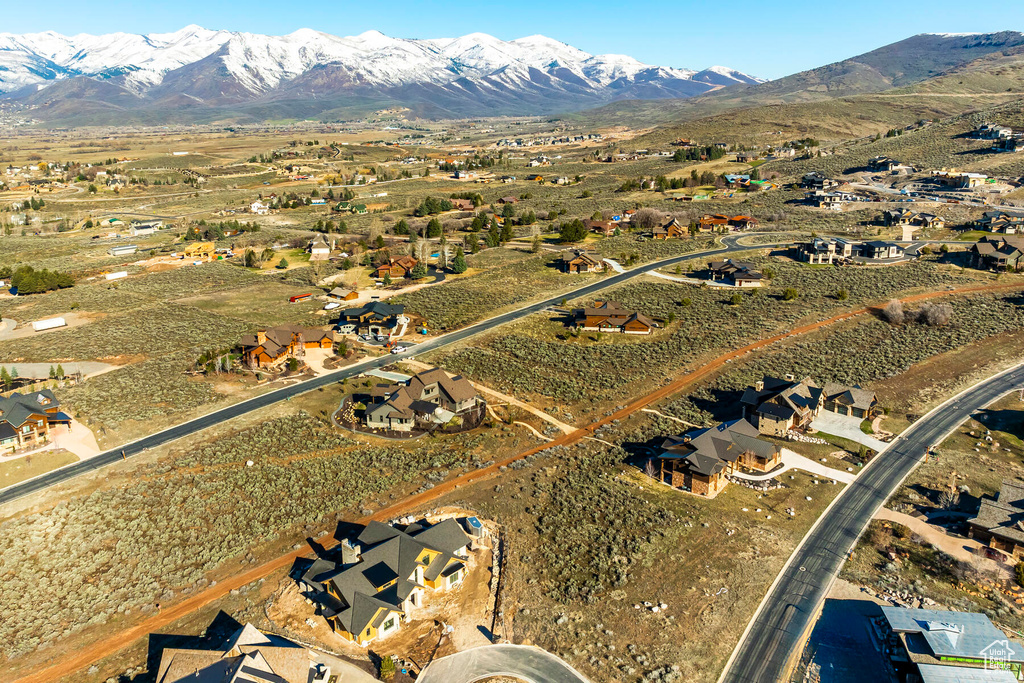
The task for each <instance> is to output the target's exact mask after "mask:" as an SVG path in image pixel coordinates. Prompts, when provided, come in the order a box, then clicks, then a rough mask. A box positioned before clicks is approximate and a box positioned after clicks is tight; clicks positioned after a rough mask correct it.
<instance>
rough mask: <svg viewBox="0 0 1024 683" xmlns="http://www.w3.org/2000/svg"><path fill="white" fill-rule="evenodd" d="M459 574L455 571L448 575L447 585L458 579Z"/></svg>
mask: <svg viewBox="0 0 1024 683" xmlns="http://www.w3.org/2000/svg"><path fill="white" fill-rule="evenodd" d="M459 576H460V572H455V573H454V574H452V575H451V576H449V577H448V585H449V586H450V585H452V584H453V583H455V582H456V581H458V580H459Z"/></svg>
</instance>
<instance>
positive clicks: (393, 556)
mask: <svg viewBox="0 0 1024 683" xmlns="http://www.w3.org/2000/svg"><path fill="white" fill-rule="evenodd" d="M470 540H471V539H470V537H469V536H468V535H467V534H466V533H465V532H464V531H463V530H462V526H461V525H460V524H459V522H458V521H457V520H455V519H446V520H444V521H442V522H439V523H437V524H428V523H427V522H426V521H422V522H417V523H413V524H408V525H389V524H382V523H381V522H370V523H369V524H368V525H367V526H366V528H365V529H363V530H362V532H361V533H360V534H359V535H358V536H357V537H356V538H355V539H346V540H345V541H343V542H342V555H341V560H340V561H333V560H328V559H324V558H318V559H317V560H316V561H315V562H314V563H313V564H312V565H311V566H310V567H309V568H308V569H307V570H306V571H305V572H304V573H303V575H302V578H301V579H300V581H301V583H302V584H303V585H304V586H306V587H307V588H308V589H310V590H311V591H312V593H313V597H314V598H315V599H316V601H317V602H318V603H319V606H320V607H319V609H320V613H321V614H322V615H323V616H324V617H325V618H326V619H327V621H328V623H329V624H330V625H331V628H332V629H333V630H334V631H335V632H336V633H337V634H339V635H340V636H341V637H343V638H345V639H346V640H349V641H351V642H353V643H356V644H358V645H361V646H363V647H365V646H367V645H369V644H370V643H372V642H374V641H376V640H379V639H381V638H385V637H387V636H389V635H391V634H393V633H395V632H396V631H397V630H398V629H399V628H400V627H401V625H402V624H403V623H406V622H408V621H409V620H410V619H411V618H412V617H413V616H414V615H415V612H416V610H417V609H418V608H421V607H423V605H424V601H425V599H426V597H427V596H429V595H430V594H433V593H436V592H440V591H446V590H450V589H453V588H456V587H457V586H459V585H461V584H462V581H463V580H464V579H465V578H466V574H467V562H468V561H469V544H470Z"/></svg>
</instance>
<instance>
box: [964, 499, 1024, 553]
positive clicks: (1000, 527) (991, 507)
mask: <svg viewBox="0 0 1024 683" xmlns="http://www.w3.org/2000/svg"><path fill="white" fill-rule="evenodd" d="M967 526H968V528H969V531H968V536H970V537H971V538H975V539H977V540H978V541H980V542H981V543H985V544H987V545H988V547H989V548H992V549H994V550H998V551H999V552H1000V553H1004V554H1005V555H1007V556H1008V557H1007V559H1009V560H1011V561H1013V562H1016V561H1018V560H1020V559H1022V558H1024V482H1021V481H1017V480H1014V479H1006V480H1004V481H1003V485H1002V487H1001V488H1000V489H999V493H998V494H996V497H995V498H982V499H981V506H980V507H979V508H978V514H977V515H975V516H974V517H972V518H971V519H969V520H967Z"/></svg>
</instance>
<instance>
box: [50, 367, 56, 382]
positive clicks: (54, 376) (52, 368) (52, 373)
mask: <svg viewBox="0 0 1024 683" xmlns="http://www.w3.org/2000/svg"><path fill="white" fill-rule="evenodd" d="M56 377H57V370H56V369H55V368H54V367H53V366H52V365H51V366H50V379H56Z"/></svg>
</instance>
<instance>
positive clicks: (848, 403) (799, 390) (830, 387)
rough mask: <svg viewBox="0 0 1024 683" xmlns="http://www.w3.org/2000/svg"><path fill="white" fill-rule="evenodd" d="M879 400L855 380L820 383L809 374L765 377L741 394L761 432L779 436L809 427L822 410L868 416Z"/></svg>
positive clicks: (745, 411) (749, 416)
mask: <svg viewBox="0 0 1024 683" xmlns="http://www.w3.org/2000/svg"><path fill="white" fill-rule="evenodd" d="M877 404H878V401H877V399H876V397H875V394H874V392H872V391H868V390H866V389H861V388H860V387H859V386H857V385H856V384H854V385H852V386H847V385H845V384H838V383H835V382H828V383H826V384H825V386H824V387H819V386H818V385H817V384H815V383H814V381H813V380H812V379H811V378H810V377H805V378H804V379H802V380H799V381H798V380H796V379H795V378H794V377H793V376H791V375H790V376H787V377H786V378H785V379H778V378H776V377H765V378H764V379H762V380H761V381H759V382H756V383H755V384H754V386H752V387H747V389H746V390H745V391H744V392H743V396H742V397H740V405H741V406H742V407H743V417H744V418H745V419H747V420H749V421H750V422H751V423H752V424H753V425H755V426H756V427H757V429H758V431H759V432H760V433H762V434H769V435H771V436H779V437H782V436H785V435H786V434H787V433H788V432H789V431H790V430H793V429H804V428H806V427H807V426H808V425H810V423H811V422H812V421H813V420H814V418H816V417H817V416H818V414H819V413H821V411H822V410H828V411H829V412H832V413H838V414H840V415H847V416H849V417H855V418H858V419H865V418H867V417H869V416H870V415H871V412H872V411H873V410H874V408H875V406H876V405H877Z"/></svg>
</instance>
